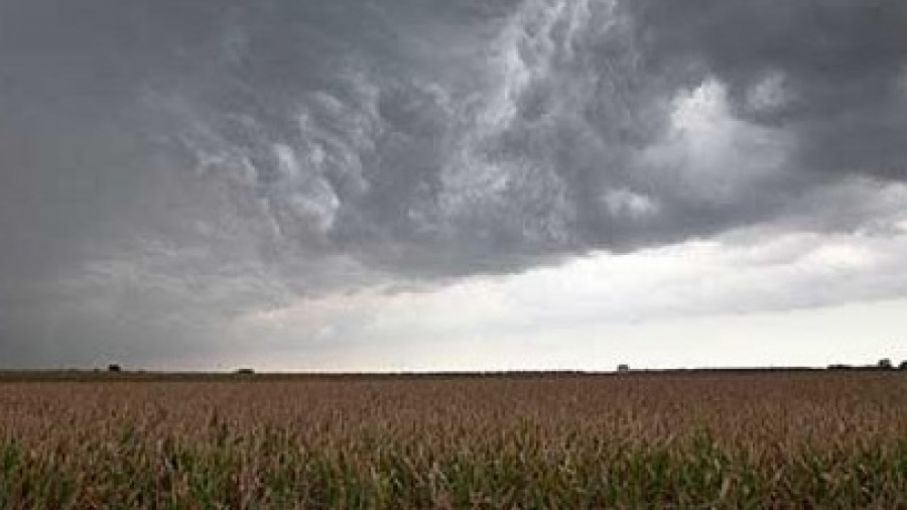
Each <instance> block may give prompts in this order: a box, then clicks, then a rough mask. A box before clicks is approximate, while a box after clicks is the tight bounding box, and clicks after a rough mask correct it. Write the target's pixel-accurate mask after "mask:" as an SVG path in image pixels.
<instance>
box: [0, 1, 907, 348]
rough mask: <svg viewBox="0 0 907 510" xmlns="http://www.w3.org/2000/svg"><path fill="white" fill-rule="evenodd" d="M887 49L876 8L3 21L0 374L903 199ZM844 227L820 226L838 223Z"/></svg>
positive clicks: (894, 23)
mask: <svg viewBox="0 0 907 510" xmlns="http://www.w3.org/2000/svg"><path fill="white" fill-rule="evenodd" d="M904 33H907V7H905V6H904V4H903V3H902V2H897V1H893V0H892V1H887V2H881V1H878V2H844V1H835V2H806V1H802V2H789V1H785V2H782V1H773V2H742V1H739V2H738V1H730V2H729V1H717V0H715V1H698V2H693V3H688V2H684V3H683V4H680V3H677V2H667V1H664V2H656V1H626V2H607V1H604V0H602V1H597V0H589V1H566V0H564V1H555V0H525V1H518V0H501V1H493V2H481V1H472V0H459V1H444V2H441V1H437V2H424V1H416V0H397V1H393V2H387V1H381V2H378V1H372V2H362V1H353V0H349V1H346V0H335V1H329V2H328V1H325V2H314V1H306V2H293V1H283V0H266V1H260V2H239V1H235V2H218V1H213V0H212V1H207V0H202V1H196V2H184V1H166V0H157V1H139V2H122V1H113V0H87V1H81V2H70V1H54V0H39V1H35V0H28V1H25V0H7V1H5V2H2V3H0V62H2V64H0V170H2V175H3V186H2V187H0V213H2V216H0V235H2V238H3V240H4V242H3V246H4V248H3V250H2V252H0V284H2V289H3V290H2V291H0V312H2V313H0V321H2V322H0V350H2V351H3V353H4V354H7V353H17V354H14V356H13V357H15V358H17V359H21V360H26V359H31V358H29V356H33V357H34V359H39V358H40V359H60V360H65V359H76V358H73V357H72V356H71V355H69V354H72V353H78V352H83V351H87V350H91V349H93V348H94V347H91V346H93V345H96V346H97V350H100V351H103V350H104V349H108V347H109V346H119V347H118V349H126V350H125V351H123V352H138V351H141V353H142V354H141V356H142V357H144V358H149V359H150V358H153V357H155V356H166V354H167V353H168V352H171V351H172V350H174V349H177V348H178V346H176V345H175V344H173V342H176V343H177V344H178V343H179V340H170V341H169V342H170V343H168V342H164V341H159V340H154V338H157V337H168V338H171V339H178V338H185V342H190V343H191V342H193V340H191V338H196V339H197V340H195V341H194V342H196V343H197V344H204V343H205V342H209V343H211V344H212V345H216V340H213V339H212V338H213V337H214V336H215V335H214V334H211V333H209V334H202V333H199V331H202V330H204V331H209V332H210V331H213V330H215V329H217V328H214V327H213V326H211V325H212V324H219V323H220V322H222V320H221V319H222V317H224V316H230V315H231V314H236V313H238V312H239V311H242V310H249V309H257V308H267V307H270V306H277V305H279V304H280V303H283V302H285V301H286V300H288V299H290V298H291V297H292V296H293V295H311V294H318V293H323V292H327V291H334V290H345V289H351V288H356V287H359V286H362V285H374V284H396V283H401V282H403V283H409V284H421V283H426V282H427V283H428V284H432V282H435V281H439V280H443V279H446V278H450V277H457V276H462V275H471V274H481V273H487V274H497V273H504V272H510V271H518V270H521V269H525V268H527V267H531V266H533V265H536V264H542V263H552V262H554V261H557V260H560V259H562V258H563V257H567V256H572V255H576V254H581V253H584V252H586V251H588V250H590V249H600V248H604V249H611V250H618V251H628V250H634V249H637V248H639V247H642V246H651V245H658V244H665V243H670V242H675V241H680V240H683V239H686V238H688V237H690V236H705V235H711V234H715V233H719V232H722V231H724V230H726V229H730V228H734V227H738V226H743V225H748V224H752V223H756V222H760V221H766V220H777V219H778V218H777V217H778V215H779V214H791V215H794V214H801V213H803V212H802V211H799V210H798V206H797V204H798V203H799V199H800V198H801V197H803V196H805V195H806V194H809V193H810V190H813V189H816V188H818V187H822V186H827V185H833V184H834V183H835V182H837V181H841V180H847V179H853V178H862V177H866V176H868V177H870V178H872V179H878V182H880V183H884V182H885V181H886V180H888V179H892V180H903V178H904V177H905V168H904V163H903V161H905V158H904V156H905V155H907V154H905V148H904V147H905V144H904V141H905V140H904V135H905V133H907V49H905V44H907V43H905V42H904V41H905V40H904V38H903V34H904ZM838 199H839V200H846V197H845V198H840V197H839V198H838ZM839 205H840V204H814V203H810V205H809V210H810V211H812V212H810V213H809V214H815V215H818V216H821V217H823V218H832V220H831V221H828V220H823V221H814V222H812V223H811V224H815V225H822V227H823V228H834V226H835V225H851V224H853V222H852V221H847V219H846V218H835V215H836V214H838V213H836V212H835V211H846V210H849V209H848V208H842V207H838V206H839ZM840 214H844V213H843V212H842V213H840ZM839 219H840V221H838V220H839ZM161 247H165V248H161ZM99 268H103V270H99ZM123 289H132V290H123ZM130 292H132V293H133V294H135V295H141V296H143V297H141V298H140V299H139V298H134V299H133V300H132V301H128V300H126V299H125V298H124V297H123V296H126V295H130V294H129V293H130ZM124 293H125V294H124ZM76 295H85V296H89V295H90V296H91V297H92V299H85V300H84V301H83V302H79V299H78V298H75V297H74V296H76ZM129 303H133V304H129ZM136 303H139V304H136ZM54 314H56V315H55V316H57V317H60V318H59V319H57V320H55V321H51V320H48V319H47V318H48V317H50V316H51V315H54ZM117 321H120V322H117ZM219 321H220V322H219ZM54 324H58V325H57V326H55V325H54ZM59 324H63V326H59ZM116 324H120V325H119V326H116ZM206 324H207V325H208V326H204V325H206ZM66 325H68V326H66ZM67 328H68V334H69V336H70V337H72V340H71V343H70V344H65V343H61V341H60V338H61V335H62V334H61V333H60V330H61V329H63V330H66V329H67ZM136 330H143V331H145V333H143V335H142V339H141V341H135V342H134V344H135V345H136V346H137V345H138V344H141V345H143V346H144V347H141V349H139V348H138V347H135V349H133V350H129V349H127V348H126V347H123V344H121V343H119V341H118V340H117V339H116V337H117V336H118V335H120V334H123V335H125V334H131V333H129V332H130V331H136ZM205 338H207V340H206V339H205ZM36 339H37V340H36ZM40 339H45V340H40ZM41 342H45V343H46V348H45V347H40V345H41ZM29 346H31V347H29ZM105 346H108V347H105ZM197 348H198V349H201V350H204V348H205V347H204V346H199V347H197ZM47 349H50V350H53V349H61V351H63V354H60V355H59V356H58V358H49V357H48V356H49V355H48V354H47ZM136 349H138V351H137V350H136ZM35 353H41V354H35ZM67 353H68V354H67ZM77 358H78V359H80V360H81V359H85V358H84V357H77ZM10 359H12V358H10Z"/></svg>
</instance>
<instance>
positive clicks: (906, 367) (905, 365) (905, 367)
mask: <svg viewBox="0 0 907 510" xmlns="http://www.w3.org/2000/svg"><path fill="white" fill-rule="evenodd" d="M898 368H900V369H901V370H907V360H904V361H902V362H901V364H900V365H898Z"/></svg>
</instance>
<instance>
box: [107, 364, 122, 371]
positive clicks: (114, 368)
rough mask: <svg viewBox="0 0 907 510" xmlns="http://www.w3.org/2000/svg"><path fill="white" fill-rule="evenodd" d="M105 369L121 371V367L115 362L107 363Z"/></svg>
mask: <svg viewBox="0 0 907 510" xmlns="http://www.w3.org/2000/svg"><path fill="white" fill-rule="evenodd" d="M107 371H108V372H122V371H123V369H122V368H121V367H120V366H119V365H117V364H116V363H111V364H109V365H107Z"/></svg>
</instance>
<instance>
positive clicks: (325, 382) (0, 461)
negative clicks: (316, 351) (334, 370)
mask: <svg viewBox="0 0 907 510" xmlns="http://www.w3.org/2000/svg"><path fill="white" fill-rule="evenodd" d="M451 507H453V508H855V507H857V508H863V507H869V508H907V373H905V372H903V371H901V372H898V371H797V372H751V373H748V372H701V373H667V374H645V373H631V374H622V375H581V374H573V375H571V374H561V375H550V374H549V375H532V374H524V375H494V376H492V375H488V376H479V375H475V376H466V375H450V376H265V375H255V376H206V377H202V376H199V377H190V376H182V377H177V376H174V377H157V376H149V375H145V376H140V375H125V374H123V375H113V374H111V375H106V374H98V375H96V376H90V377H89V376H84V375H79V376H73V377H69V378H67V377H65V376H59V377H46V378H42V377H33V378H30V379H29V378H27V377H19V376H10V375H7V376H6V377H5V379H3V378H0V508H2V509H16V508H54V509H56V508H192V509H194V508H451Z"/></svg>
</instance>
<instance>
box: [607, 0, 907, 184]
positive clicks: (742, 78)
mask: <svg viewBox="0 0 907 510" xmlns="http://www.w3.org/2000/svg"><path fill="white" fill-rule="evenodd" d="M623 5H624V7H625V8H626V9H627V11H628V12H629V13H630V16H631V17H632V18H633V19H634V20H635V21H636V23H637V24H638V26H639V27H640V28H641V29H642V31H643V34H644V35H643V37H641V40H643V41H645V49H644V50H643V51H644V52H645V53H646V54H647V55H648V58H649V59H651V60H652V61H653V62H654V63H655V65H662V64H663V63H664V62H677V61H687V62H689V63H690V64H691V65H695V66H698V67H699V68H700V69H702V70H703V71H704V72H708V73H711V74H713V75H714V76H716V77H717V78H718V79H720V80H721V81H722V82H723V83H725V84H726V86H727V87H728V91H729V96H730V98H731V100H732V102H733V106H734V112H735V114H736V115H738V116H740V117H741V118H743V119H746V120H748V121H751V122H756V123H762V124H766V125H770V126H779V127H781V128H784V129H786V130H789V131H791V132H792V133H793V134H794V135H795V136H796V137H797V142H798V147H797V148H796V153H797V156H798V160H797V163H796V164H794V165H792V166H793V168H792V169H791V172H798V171H800V172H802V171H803V170H814V171H816V172H829V173H838V174H840V173H853V172H866V173H869V174H873V175H879V176H883V177H889V178H897V179H904V178H905V177H907V169H905V163H904V161H905V156H907V149H905V146H904V143H903V142H904V137H905V134H907V115H905V113H904V112H905V111H907V94H905V89H904V79H905V65H907V40H905V39H904V36H903V34H904V33H905V30H907V4H904V3H903V2H890V1H867V2H853V1H848V0H833V1H795V2H786V1H777V0H770V1H766V2H746V1H736V0H733V1H729V2H714V1H707V0H702V1H694V2H684V3H683V4H680V3H676V2H675V3H670V2H662V1H642V2H624V3H623ZM772 76H775V77H777V78H778V79H779V80H780V81H779V83H778V84H779V85H780V86H783V89H784V90H783V93H784V94H785V95H787V96H789V100H787V101H785V102H784V104H778V105H774V106H772V107H769V108H758V107H757V106H756V105H754V104H753V101H752V99H753V97H752V96H753V94H754V92H756V91H757V90H758V87H759V84H760V82H763V81H764V80H766V79H767V78H768V79H770V78H771V77H772Z"/></svg>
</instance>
